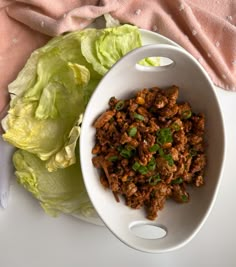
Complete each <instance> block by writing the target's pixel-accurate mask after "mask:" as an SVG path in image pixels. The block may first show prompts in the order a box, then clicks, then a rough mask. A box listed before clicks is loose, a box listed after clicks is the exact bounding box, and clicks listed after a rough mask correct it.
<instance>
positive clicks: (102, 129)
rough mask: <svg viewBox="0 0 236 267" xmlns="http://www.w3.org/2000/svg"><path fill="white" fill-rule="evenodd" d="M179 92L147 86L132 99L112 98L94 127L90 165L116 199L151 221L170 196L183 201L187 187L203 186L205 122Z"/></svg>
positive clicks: (180, 201) (185, 199) (186, 196)
mask: <svg viewBox="0 0 236 267" xmlns="http://www.w3.org/2000/svg"><path fill="white" fill-rule="evenodd" d="M178 94H179V88H178V87H177V86H172V87H170V88H168V89H160V88H157V87H155V88H151V89H143V90H141V91H138V92H137V93H136V95H135V96H134V97H133V98H131V99H126V100H118V99H116V98H115V97H112V98H111V99H110V100H109V108H108V109H107V110H106V111H105V112H104V113H103V114H101V115H100V116H99V117H98V118H97V120H96V121H95V123H94V127H95V128H96V143H95V146H94V148H93V150H92V153H93V154H94V157H93V165H94V166H95V167H96V168H98V169H101V176H100V181H101V184H102V185H103V186H104V187H105V188H109V189H110V190H112V192H113V194H114V196H115V199H116V200H117V201H119V196H120V195H121V196H123V197H124V198H125V202H126V205H128V206H129V207H131V208H134V209H139V208H141V207H144V208H145V209H146V213H147V218H148V219H150V220H154V219H156V217H157V213H158V211H159V210H161V209H162V208H163V206H164V204H165V201H166V199H168V198H171V199H173V200H175V201H176V202H178V203H186V202H188V201H189V199H190V196H189V194H188V193H187V191H186V187H187V185H188V184H193V185H195V186H196V187H199V186H202V185H203V184H204V178H203V177H204V168H205V166H206V155H205V150H204V149H205V147H204V131H205V119H204V115H203V114H202V113H199V114H195V113H193V111H192V109H191V106H190V104H189V103H187V102H181V103H178V102H177V98H178Z"/></svg>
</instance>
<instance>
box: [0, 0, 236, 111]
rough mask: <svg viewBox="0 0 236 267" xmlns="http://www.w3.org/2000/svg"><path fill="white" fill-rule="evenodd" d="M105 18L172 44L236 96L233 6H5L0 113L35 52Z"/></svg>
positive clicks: (203, 2)
mask: <svg viewBox="0 0 236 267" xmlns="http://www.w3.org/2000/svg"><path fill="white" fill-rule="evenodd" d="M106 13H110V14H111V15H112V16H113V17H114V18H116V19H118V20H119V21H120V22H122V23H131V24H134V25H137V26H139V27H140V28H144V29H149V30H152V31H155V32H158V33H160V34H162V35H164V36H166V37H168V38H170V39H172V40H174V41H175V42H177V43H178V44H179V45H181V46H182V47H184V48H185V49H186V50H187V51H189V52H190V53H191V54H192V55H193V56H194V57H195V58H197V59H198V60H199V62H200V63H201V64H202V66H203V67H204V68H205V69H206V70H207V72H208V74H209V75H210V77H211V78H212V80H213V82H214V83H215V84H216V85H218V86H220V87H222V88H224V89H226V90H231V91H236V27H235V25H236V1H235V0H174V1H173V0H148V1H145V0H100V1H99V0H56V1H48V0H40V1H39V0H16V1H14V0H1V2H0V34H1V37H0V73H1V78H0V112H1V111H2V110H3V108H4V107H5V106H6V104H7V101H8V94H7V85H8V83H9V82H11V81H12V80H14V79H15V78H16V75H17V73H18V72H19V71H20V69H21V68H22V67H23V65H24V64H25V62H26V60H27V58H28V57H29V56H30V53H31V52H32V51H33V50H34V49H36V48H38V47H40V46H42V45H43V44H45V43H46V42H47V41H48V40H49V38H50V37H51V36H56V35H59V34H61V33H64V32H67V31H73V30H78V29H83V28H85V27H86V26H88V25H89V24H90V23H91V22H92V21H93V20H94V19H95V18H97V17H99V16H101V15H103V14H106Z"/></svg>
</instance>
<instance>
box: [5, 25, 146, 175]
mask: <svg viewBox="0 0 236 267" xmlns="http://www.w3.org/2000/svg"><path fill="white" fill-rule="evenodd" d="M139 46H141V37H140V33H139V30H138V28H137V27H134V26H130V25H123V26H119V27H114V28H107V29H102V30H97V29H86V30H83V31H80V32H79V31H78V32H72V33H69V34H67V35H64V36H59V37H56V38H53V39H52V40H51V41H49V43H48V44H46V45H45V46H44V47H42V48H40V49H38V50H36V51H35V52H33V53H32V55H31V57H30V58H29V60H28V61H27V63H26V65H25V67H24V68H23V69H22V71H21V72H20V73H19V75H18V77H17V78H16V80H15V81H14V82H12V83H11V84H10V85H9V93H10V95H11V102H10V109H9V111H8V115H7V116H6V117H5V119H4V120H3V122H2V125H3V128H4V129H5V134H3V138H4V140H6V141H7V142H9V143H11V144H12V145H14V146H15V147H17V148H20V149H22V150H25V151H28V152H30V153H32V154H35V155H36V156H38V157H39V158H40V159H41V160H43V161H45V162H46V165H45V166H46V168H47V169H48V170H49V171H55V170H57V169H58V168H66V167H68V166H70V165H72V164H74V163H75V160H76V158H75V146H76V143H77V140H78V138H79V134H80V123H81V118H82V114H83V112H84V110H85V107H86V104H87V102H88V100H89V98H90V96H91V94H92V92H93V91H94V89H95V88H96V86H97V84H98V83H99V81H100V80H101V78H102V77H103V76H104V75H105V73H106V72H107V71H108V70H109V69H110V68H111V66H112V65H113V64H114V63H115V62H116V61H117V60H119V59H120V58H121V57H122V56H123V55H125V54H126V53H127V52H129V51H130V50H133V49H134V48H137V47H139Z"/></svg>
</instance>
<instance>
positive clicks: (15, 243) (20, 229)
mask: <svg viewBox="0 0 236 267" xmlns="http://www.w3.org/2000/svg"><path fill="white" fill-rule="evenodd" d="M216 92H217V96H218V97H219V101H220V104H221V107H222V111H223V116H224V121H225V127H226V138H227V148H226V161H225V167H224V171H223V177H222V182H221V186H220V190H219V193H218V196H217V199H216V202H215V205H214V208H213V210H212V212H211V213H210V216H209V217H208V219H207V221H206V223H205V224H204V226H203V227H202V229H201V230H200V232H199V233H198V234H197V236H196V237H195V238H194V239H193V240H192V241H191V242H190V243H189V244H187V245H186V246H185V247H183V248H181V249H179V250H177V251H175V252H169V253H165V254H147V253H142V252H139V251H136V250H133V249H131V248H129V247H127V246H126V245H124V244H123V243H121V242H120V241H119V240H118V239H117V238H116V237H114V236H113V235H112V234H111V233H110V231H109V230H108V229H107V228H105V227H102V226H96V225H93V224H90V223H86V222H83V221H80V220H78V219H76V218H73V217H70V216H60V217H58V218H51V217H49V216H48V215H46V214H44V212H43V211H42V209H41V208H40V207H39V204H38V203H37V202H36V201H35V200H34V199H33V198H32V197H31V196H30V194H29V193H27V192H26V191H25V190H24V189H23V188H22V187H21V186H20V185H18V184H17V183H16V182H13V185H12V186H11V191H10V199H9V204H8V208H7V209H6V210H3V209H1V208H0V266H1V267H28V266H29V267H54V266H55V267H78V266H81V267H83V266H86V267H87V266H88V267H90V266H102V267H111V266H112V267H116V266H117V267H128V266H129V267H130V266H136V267H138V266H147V267H149V266H155V267H156V266H168V267H170V266H174V267H189V266H191V267H195V266H196V267H199V266H214V267H215V266H224V267H231V266H232V267H233V266H236V250H235V248H236V230H235V227H236V212H235V210H236V209H235V203H236V193H235V190H236V162H235V153H234V152H235V150H236V141H235V140H236V116H234V114H235V106H236V93H232V92H226V91H224V90H221V89H219V88H216ZM216 134H217V129H216ZM16 218H17V220H16Z"/></svg>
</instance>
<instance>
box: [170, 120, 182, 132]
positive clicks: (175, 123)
mask: <svg viewBox="0 0 236 267" xmlns="http://www.w3.org/2000/svg"><path fill="white" fill-rule="evenodd" d="M170 127H171V129H173V130H174V131H176V132H178V131H179V130H180V125H179V124H178V123H177V122H174V123H172V124H171V126H170Z"/></svg>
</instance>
